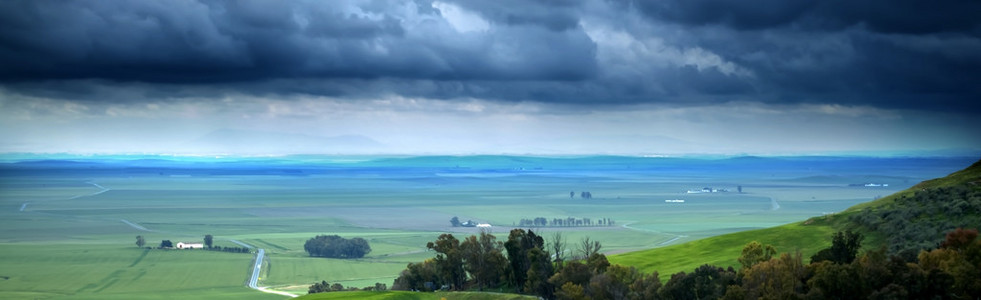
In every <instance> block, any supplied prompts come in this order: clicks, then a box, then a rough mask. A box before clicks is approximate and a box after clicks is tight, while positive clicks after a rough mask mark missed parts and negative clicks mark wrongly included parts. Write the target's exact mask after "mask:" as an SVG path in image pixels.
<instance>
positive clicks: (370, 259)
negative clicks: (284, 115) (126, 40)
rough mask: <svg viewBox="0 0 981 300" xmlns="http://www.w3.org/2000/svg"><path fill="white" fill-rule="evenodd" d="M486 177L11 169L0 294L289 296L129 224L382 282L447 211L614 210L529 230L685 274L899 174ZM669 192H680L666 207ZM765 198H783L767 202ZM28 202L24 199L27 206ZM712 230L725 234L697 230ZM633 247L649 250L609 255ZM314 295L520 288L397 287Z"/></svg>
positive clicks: (296, 280)
mask: <svg viewBox="0 0 981 300" xmlns="http://www.w3.org/2000/svg"><path fill="white" fill-rule="evenodd" d="M532 167H533V166H532ZM686 172H687V171H686ZM420 174H422V175H420ZM491 175H494V176H490V175H486V174H466V173H459V174H456V173H454V174H436V173H433V174H428V175H427V174H424V173H418V174H417V173H413V174H411V175H405V176H392V175H387V174H372V173H370V172H365V173H358V174H346V173H344V172H340V171H339V172H328V173H325V174H319V175H309V176H266V175H244V176H240V175H206V176H199V175H193V176H189V175H188V174H182V173H181V172H180V170H176V171H173V172H172V173H166V172H161V173H160V174H156V175H154V174H139V175H133V174H128V173H125V172H123V173H119V174H110V173H93V174H87V173H79V172H75V173H65V174H62V173H57V172H55V173H51V174H40V173H32V174H31V175H25V176H7V177H4V178H3V180H2V181H0V276H3V277H0V298H3V299H33V298H71V299H133V298H140V299H154V298H158V299H176V298H181V299H183V298H192V299H193V298H197V299H222V298H236V299H241V298H244V299H253V298H254V299H282V298H283V296H279V295H270V294H264V293H261V292H258V291H254V290H250V289H248V288H246V287H245V281H246V280H247V278H248V277H249V268H250V267H251V262H252V259H253V257H254V256H253V255H250V254H237V253H221V252H208V251H198V250H191V251H166V250H151V251H144V250H142V249H138V248H136V247H135V245H134V241H135V238H134V237H135V236H136V235H143V236H144V237H145V238H146V241H147V246H156V245H159V243H160V241H161V240H164V239H168V240H171V241H173V242H174V243H176V242H180V241H183V242H201V241H202V238H203V236H204V235H205V234H212V235H214V237H215V245H217V246H228V247H238V245H237V244H234V243H232V242H231V241H229V240H238V241H241V242H244V243H247V244H250V245H253V246H256V247H260V248H263V249H265V250H266V253H267V256H266V259H265V262H264V264H263V272H262V273H261V280H260V281H259V285H260V286H270V287H272V288H274V289H277V290H285V291H290V292H294V293H299V294H303V293H305V292H306V289H307V287H308V286H309V285H311V284H313V283H314V282H319V281H322V280H325V281H328V282H330V283H340V284H343V285H344V286H353V287H365V286H373V285H374V283H375V282H380V283H384V284H386V285H389V286H391V284H392V281H393V280H394V279H395V277H396V276H398V274H399V272H400V271H401V270H402V269H404V268H405V266H406V264H408V263H410V262H421V261H423V260H425V259H427V258H431V257H432V256H433V255H434V253H433V252H431V251H427V250H426V248H425V245H426V243H427V242H430V241H433V240H435V239H436V238H437V237H438V236H439V235H440V234H441V233H444V232H451V233H453V234H454V235H455V236H456V237H457V238H458V239H460V240H462V239H464V238H465V237H466V236H469V235H471V234H477V233H478V232H479V231H478V230H477V229H475V228H452V227H450V224H449V219H450V218H451V217H453V216H458V217H459V218H460V219H462V220H467V219H473V220H475V221H482V222H490V223H491V224H492V225H494V227H493V228H491V229H490V230H491V232H492V233H493V234H495V235H496V236H497V237H498V240H499V241H504V240H506V238H507V235H508V231H509V230H510V226H511V224H513V223H517V222H518V221H519V220H520V219H522V218H535V217H545V218H547V219H552V218H566V217H574V218H583V217H585V218H591V219H593V220H597V219H599V218H612V219H614V220H615V221H616V225H615V226H613V227H581V228H567V227H561V228H551V227H545V228H532V230H534V231H536V232H537V233H539V234H540V235H542V236H544V237H545V238H546V240H551V238H552V237H553V235H554V234H555V233H556V232H558V233H560V234H561V235H562V237H563V238H564V239H565V242H566V245H567V246H566V249H567V251H568V252H567V253H566V255H567V256H570V255H573V254H574V251H575V250H576V248H577V245H578V242H579V241H581V240H582V239H584V238H587V237H588V238H590V239H592V240H596V241H599V242H600V243H601V244H602V246H603V251H604V252H607V253H609V254H611V255H610V260H611V262H614V263H620V264H624V265H633V266H637V267H638V268H641V269H642V270H644V271H655V270H656V271H659V272H660V274H662V275H661V276H662V279H665V278H666V277H665V276H668V275H669V274H671V273H675V272H678V271H690V269H691V268H693V266H692V264H696V263H711V264H716V265H720V266H728V265H734V264H735V261H736V258H737V257H738V256H739V252H740V251H741V249H742V246H743V245H745V244H746V243H748V242H749V241H753V240H757V241H760V242H763V243H769V244H773V245H774V246H776V248H777V250H779V251H780V252H792V251H794V250H795V249H796V248H798V247H800V250H801V251H802V253H804V255H805V256H809V255H810V254H811V253H813V252H814V251H816V250H818V249H820V248H823V247H825V246H827V245H828V244H829V243H830V235H831V233H832V232H833V230H832V229H831V227H830V226H826V225H822V224H811V225H803V224H802V223H791V222H795V221H799V220H803V219H807V218H809V217H814V216H819V215H822V214H824V213H829V212H839V211H842V210H844V209H845V208H847V207H849V206H852V205H854V204H856V203H861V202H864V201H870V200H872V199H873V198H874V197H876V196H879V195H880V194H881V195H888V194H889V193H890V191H892V190H899V189H900V188H901V187H900V186H902V185H903V182H902V180H905V179H903V178H891V179H890V178H885V177H883V178H880V177H867V176H866V175H862V176H857V175H856V176H841V177H808V178H802V179H801V178H798V179H794V178H789V179H788V178H760V177H752V176H744V177H740V174H717V175H712V176H716V177H711V176H703V175H698V174H696V173H694V172H693V171H691V172H687V173H685V174H682V175H679V176H665V175H664V174H660V175H657V174H655V175H648V174H644V173H643V172H635V173H624V174H620V175H616V176H613V175H610V174H603V173H589V174H577V175H575V176H552V175H542V174H539V175H518V176H496V174H491ZM863 176H866V177H863ZM865 179H868V180H875V181H876V182H879V181H882V182H885V181H886V180H893V181H890V183H891V185H892V187H890V189H866V188H860V187H847V186H845V185H846V184H847V183H851V182H862V180H865ZM737 184H740V185H744V190H745V191H746V193H744V194H737V193H734V192H733V193H722V194H711V195H689V194H686V193H685V191H686V190H687V189H691V188H700V187H702V186H713V187H724V188H730V189H732V188H734V187H735V185H737ZM96 185H99V186H101V187H104V188H105V189H108V190H106V191H103V190H102V189H100V188H99V187H97V186H96ZM569 191H575V192H576V194H577V195H576V197H575V198H571V199H570V198H569V196H568V193H569ZM581 191H590V192H591V193H592V194H593V195H594V197H595V198H594V199H581V198H579V197H578V193H579V192H581ZM666 199H686V200H687V202H686V203H684V204H680V205H677V204H666V203H664V200H666ZM771 199H775V200H776V201H777V202H778V203H779V205H780V209H777V210H773V209H772V207H771ZM24 203H27V204H28V205H27V206H26V207H25V208H24V211H20V208H21V207H22V205H23V204H24ZM121 220H128V221H130V222H133V223H136V224H139V225H140V226H143V227H145V228H146V229H148V230H149V231H141V230H138V229H136V228H133V227H131V226H129V225H127V224H125V223H123V222H122V221H121ZM788 223H791V224H788ZM782 224H788V225H782ZM781 225H782V226H781ZM774 226H777V227H774ZM770 227H772V228H770ZM760 228H767V229H760ZM745 230H750V231H745ZM733 232H736V233H733ZM318 234H338V235H341V236H344V237H347V238H350V237H362V238H365V239H367V240H368V241H369V243H370V245H371V247H372V252H371V253H369V254H368V255H367V256H366V257H364V258H361V259H349V260H341V259H328V258H315V257H308V255H307V254H306V252H304V250H303V244H304V242H305V241H306V240H307V239H309V238H312V237H314V236H315V235H318ZM712 236H718V237H717V238H714V239H702V238H705V237H712ZM787 237H793V238H789V239H788V238H787ZM689 241H691V242H690V243H685V242H689ZM647 249H650V250H647ZM636 250H642V251H639V252H631V253H625V254H618V255H614V254H615V253H622V252H626V251H636ZM311 297H314V298H310V299H319V298H317V297H327V298H323V299H440V298H442V297H445V298H447V299H502V298H500V297H504V298H503V299H511V298H515V299H518V298H519V296H515V295H508V294H502V295H496V296H494V294H479V293H449V294H446V293H435V294H433V293H428V294H426V293H402V292H386V293H371V292H350V293H348V292H343V293H327V294H320V295H316V296H311ZM345 297H347V298H345ZM416 297H418V298H416ZM432 297H436V298H432ZM508 297H511V298H508ZM305 299H306V298H305Z"/></svg>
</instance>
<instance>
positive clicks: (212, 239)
mask: <svg viewBox="0 0 981 300" xmlns="http://www.w3.org/2000/svg"><path fill="white" fill-rule="evenodd" d="M214 242H215V237H213V236H211V235H210V234H206V235H204V245H205V246H207V247H208V248H211V246H212V245H213V244H214Z"/></svg>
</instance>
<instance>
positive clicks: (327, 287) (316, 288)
mask: <svg viewBox="0 0 981 300" xmlns="http://www.w3.org/2000/svg"><path fill="white" fill-rule="evenodd" d="M386 290H388V286H386V285H385V284H384V283H378V282H376V283H375V286H366V287H363V288H360V289H359V288H356V287H347V288H345V287H344V286H343V285H341V284H340V283H335V284H330V283H327V281H326V280H322V281H320V282H317V283H314V284H313V285H311V286H310V288H308V289H307V294H316V293H327V292H343V291H386Z"/></svg>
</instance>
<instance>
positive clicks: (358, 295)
mask: <svg viewBox="0 0 981 300" xmlns="http://www.w3.org/2000/svg"><path fill="white" fill-rule="evenodd" d="M296 299H299V300H344V299H352V300H354V299H357V300H362V299H363V300H442V299H446V300H521V299H525V300H532V299H538V298H537V297H534V296H526V295H516V294H501V293H478V292H435V293H422V292H403V291H386V292H329V293H318V294H312V295H305V296H302V297H299V298H296Z"/></svg>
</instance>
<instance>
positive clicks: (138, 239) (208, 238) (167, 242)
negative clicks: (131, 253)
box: [136, 234, 248, 252]
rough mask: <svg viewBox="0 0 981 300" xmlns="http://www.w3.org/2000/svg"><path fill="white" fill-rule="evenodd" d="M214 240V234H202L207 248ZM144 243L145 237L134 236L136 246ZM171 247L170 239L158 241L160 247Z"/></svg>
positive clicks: (212, 244) (172, 243) (141, 246)
mask: <svg viewBox="0 0 981 300" xmlns="http://www.w3.org/2000/svg"><path fill="white" fill-rule="evenodd" d="M214 241H215V237H214V236H212V235H210V234H206V235H204V246H205V247H207V248H208V249H211V248H212V247H213V246H214ZM145 245H146V238H144V237H143V236H142V235H137V236H136V246H137V247H140V248H143V246H145ZM173 247H174V242H171V241H170V240H162V241H160V248H173ZM225 248H227V247H225ZM246 249H248V248H246ZM229 252H232V251H229ZM246 252H248V251H246Z"/></svg>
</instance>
